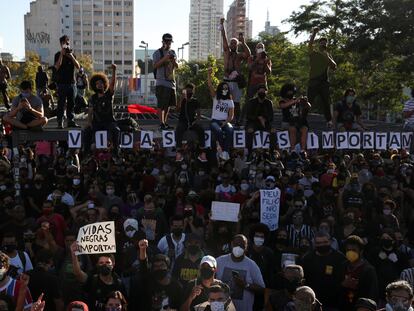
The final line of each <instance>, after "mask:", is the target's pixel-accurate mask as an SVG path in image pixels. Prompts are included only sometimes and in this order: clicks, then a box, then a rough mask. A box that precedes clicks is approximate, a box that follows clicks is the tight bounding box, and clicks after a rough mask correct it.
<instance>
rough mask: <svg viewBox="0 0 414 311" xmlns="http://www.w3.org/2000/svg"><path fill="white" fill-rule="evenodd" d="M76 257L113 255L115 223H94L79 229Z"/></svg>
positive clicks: (114, 248)
mask: <svg viewBox="0 0 414 311" xmlns="http://www.w3.org/2000/svg"><path fill="white" fill-rule="evenodd" d="M76 241H77V242H78V251H77V252H76V255H82V254H103V253H115V252H116V244H115V223H114V222H113V221H106V222H96V223H93V224H90V225H86V226H83V227H81V228H80V229H79V232H78V238H77V240H76Z"/></svg>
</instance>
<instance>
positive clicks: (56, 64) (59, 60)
mask: <svg viewBox="0 0 414 311" xmlns="http://www.w3.org/2000/svg"><path fill="white" fill-rule="evenodd" d="M64 54H65V49H62V50H61V51H60V54H59V58H58V60H57V61H56V63H55V68H56V70H59V68H60V66H62V62H63V55H64Z"/></svg>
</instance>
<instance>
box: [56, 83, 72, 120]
mask: <svg viewBox="0 0 414 311" xmlns="http://www.w3.org/2000/svg"><path fill="white" fill-rule="evenodd" d="M75 93H76V87H75V85H74V84H58V85H57V94H58V104H57V121H58V122H62V120H63V114H64V112H65V104H66V117H67V118H68V121H73V119H74V117H75V116H74V115H73V107H74V106H75Z"/></svg>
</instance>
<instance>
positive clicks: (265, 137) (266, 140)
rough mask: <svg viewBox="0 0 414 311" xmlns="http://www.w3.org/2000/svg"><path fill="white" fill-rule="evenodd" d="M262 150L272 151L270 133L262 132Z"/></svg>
mask: <svg viewBox="0 0 414 311" xmlns="http://www.w3.org/2000/svg"><path fill="white" fill-rule="evenodd" d="M262 148H263V149H270V133H269V132H262Z"/></svg>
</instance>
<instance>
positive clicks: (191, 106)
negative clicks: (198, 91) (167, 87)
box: [178, 97, 200, 123]
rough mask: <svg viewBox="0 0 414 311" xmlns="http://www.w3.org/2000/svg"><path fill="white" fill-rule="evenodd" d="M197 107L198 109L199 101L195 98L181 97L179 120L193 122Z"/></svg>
mask: <svg viewBox="0 0 414 311" xmlns="http://www.w3.org/2000/svg"><path fill="white" fill-rule="evenodd" d="M198 109H200V103H199V102H198V100H197V99H196V98H194V97H192V98H190V99H186V98H185V99H183V100H182V101H181V109H180V116H179V118H178V120H179V121H181V122H188V123H193V122H194V120H195V119H196V112H197V110H198Z"/></svg>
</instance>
